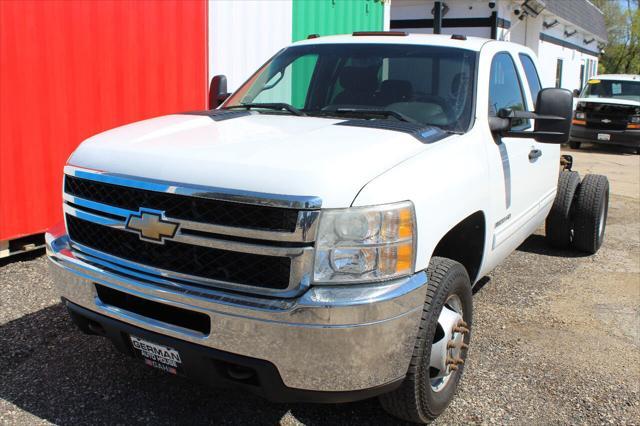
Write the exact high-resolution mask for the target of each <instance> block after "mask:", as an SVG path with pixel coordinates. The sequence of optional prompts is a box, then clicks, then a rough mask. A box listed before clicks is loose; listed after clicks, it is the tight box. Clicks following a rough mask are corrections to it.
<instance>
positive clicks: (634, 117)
mask: <svg viewBox="0 0 640 426" xmlns="http://www.w3.org/2000/svg"><path fill="white" fill-rule="evenodd" d="M629 123H633V124H639V123H640V115H632V116H631V117H629Z"/></svg>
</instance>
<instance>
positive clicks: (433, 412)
mask: <svg viewBox="0 0 640 426" xmlns="http://www.w3.org/2000/svg"><path fill="white" fill-rule="evenodd" d="M427 276H428V278H429V282H428V284H427V285H428V287H427V295H426V298H425V302H424V307H423V310H422V320H421V322H420V328H419V330H418V336H417V337H416V342H415V347H414V350H413V356H412V358H411V363H410V364H409V369H408V371H407V376H406V378H405V380H404V382H403V383H402V385H401V386H400V387H399V388H398V389H396V390H394V391H392V392H390V393H388V394H386V395H382V396H380V398H379V399H380V403H381V405H382V407H383V408H384V409H385V410H386V411H387V412H388V413H389V414H391V415H393V416H395V417H398V418H400V419H403V420H407V421H410V422H415V423H426V422H429V421H430V420H433V419H435V418H436V417H438V415H440V413H442V412H443V411H444V409H445V408H447V406H448V405H449V403H450V402H451V400H452V399H453V396H454V394H455V391H456V388H457V385H458V382H459V381H460V378H461V376H462V372H463V370H464V363H460V364H456V367H455V370H454V369H453V368H451V367H450V366H447V367H446V371H449V374H448V375H446V377H443V378H433V379H432V377H433V376H437V369H434V368H433V367H432V366H431V365H432V364H433V360H432V357H431V352H432V349H434V348H442V347H443V345H445V346H444V347H446V348H449V346H447V344H448V343H449V342H454V343H455V342H458V346H456V347H459V348H462V345H459V343H462V342H463V343H464V344H465V345H468V344H469V339H470V330H471V320H472V309H473V308H472V297H471V283H470V281H469V275H468V274H467V271H466V269H465V268H464V266H462V265H461V264H460V263H458V262H455V261H453V260H450V259H446V258H443V257H434V258H432V259H431V262H430V263H429V268H428V269H427ZM451 300H455V301H456V303H459V305H460V306H459V311H460V312H459V315H461V318H462V319H464V322H466V329H468V331H467V332H462V334H461V333H458V334H457V337H456V338H455V339H456V340H454V337H453V336H454V335H455V333H451V334H450V333H446V332H443V329H442V324H443V323H444V321H443V320H442V318H441V316H445V317H446V316H447V315H446V314H447V313H450V312H449V311H452V310H451V305H452V302H450V301H451ZM445 306H447V307H446V308H444V307H445ZM443 308H444V309H447V310H448V311H447V312H445V313H443ZM443 333H444V335H443ZM449 337H451V339H449ZM455 350H456V349H452V351H455ZM438 353H442V352H438V351H437V349H436V352H434V354H436V355H434V356H436V357H437V354H438ZM466 355H467V349H466V348H465V349H460V350H459V351H456V353H455V354H454V355H453V356H455V357H459V358H461V359H462V360H464V359H465V358H466ZM446 357H447V359H449V350H448V349H447V355H446ZM449 368H451V370H449ZM434 370H435V371H434ZM441 371H444V370H441ZM445 379H446V380H445Z"/></svg>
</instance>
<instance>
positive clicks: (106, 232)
mask: <svg viewBox="0 0 640 426" xmlns="http://www.w3.org/2000/svg"><path fill="white" fill-rule="evenodd" d="M225 80H226V79H225V78H223V77H221V76H218V77H216V78H214V80H213V82H212V85H211V86H212V93H211V97H210V98H211V99H212V102H214V103H218V102H224V103H223V104H222V106H221V107H220V108H219V109H215V110H208V111H200V112H192V113H185V114H176V115H171V116H165V117H160V118H156V119H152V120H146V121H143V122H139V123H134V124H132V125H128V126H124V127H120V128H117V129H114V130H111V131H108V132H105V133H102V134H100V135H97V136H94V137H93V138H90V139H88V140H87V141H85V142H84V143H83V144H82V145H81V146H80V147H79V148H78V150H76V151H75V152H74V154H73V155H72V156H71V158H70V159H69V165H68V166H67V167H65V170H64V173H65V184H64V194H63V197H64V205H63V207H64V211H65V224H64V225H63V226H62V225H61V226H60V227H57V228H55V229H52V230H51V231H50V232H49V233H48V234H47V246H48V253H49V257H50V259H51V261H52V271H53V273H54V275H55V277H56V282H57V284H58V286H59V288H60V291H61V293H62V297H63V300H64V301H65V304H66V306H67V308H68V309H69V311H70V313H71V316H72V317H73V319H74V320H75V322H76V323H77V324H78V325H79V327H80V328H81V329H82V330H84V331H86V332H89V333H95V334H99V335H103V336H106V337H109V338H110V339H111V340H112V341H113V342H114V343H115V344H116V346H117V347H119V348H120V349H121V350H122V351H123V352H125V353H127V354H129V355H132V356H136V357H138V358H142V359H143V360H144V362H145V363H147V364H148V365H150V366H153V367H156V368H159V369H162V370H164V371H167V372H169V373H173V374H178V375H186V376H189V377H192V378H195V379H198V380H202V381H205V382H207V383H211V382H215V383H220V382H221V383H224V384H232V385H236V386H240V387H243V388H245V389H247V390H250V391H253V392H256V393H258V394H262V395H264V396H266V397H268V398H271V399H274V400H281V401H316V402H318V401H319V402H340V401H349V400H356V399H362V398H368V397H371V396H374V395H381V402H382V405H383V406H384V407H385V409H387V410H388V411H389V412H390V413H392V414H394V415H396V416H398V417H401V418H404V419H407V420H411V421H416V422H425V421H428V420H429V419H432V418H435V417H437V416H438V414H440V413H441V412H442V411H443V410H444V409H445V408H446V406H447V405H448V403H449V402H450V400H451V399H452V397H453V395H454V393H455V389H456V386H457V383H458V381H459V380H460V377H461V375H462V371H463V368H464V361H465V359H466V356H467V350H468V348H469V344H470V342H471V341H470V333H471V330H472V324H473V321H472V298H471V290H472V286H473V285H474V284H475V283H477V282H478V281H479V279H480V278H481V277H483V276H484V275H485V274H486V273H488V272H489V271H490V270H491V269H493V268H494V267H495V266H496V265H498V264H499V263H500V262H501V261H502V260H503V259H504V258H505V257H506V256H508V255H509V254H510V253H511V252H512V251H513V250H514V249H515V248H516V247H518V246H519V245H520V244H521V243H522V242H523V241H524V240H525V239H526V238H527V237H528V236H529V235H530V234H531V233H533V232H534V231H535V230H536V229H537V228H538V227H539V226H540V224H541V223H542V222H544V221H545V219H546V220H547V236H548V238H549V241H550V242H551V243H552V244H554V245H556V246H560V247H568V246H570V245H573V246H574V247H576V248H578V249H581V250H584V251H587V252H591V253H594V252H595V251H597V250H598V248H599V247H600V245H601V244H602V240H603V237H604V230H605V225H606V214H607V209H606V206H607V202H608V182H607V180H606V178H605V177H603V176H595V175H590V176H587V177H585V179H584V181H583V182H582V183H581V182H580V179H579V177H578V176H577V173H575V172H570V171H565V172H563V173H561V174H560V178H559V181H560V186H558V170H559V161H560V155H559V153H560V150H559V144H561V143H564V142H566V140H567V138H568V134H569V129H570V125H571V123H570V118H571V104H572V97H571V93H570V92H569V91H567V90H563V89H541V85H540V82H539V79H538V74H537V66H536V59H535V57H534V55H533V54H532V53H531V51H530V50H528V49H527V48H525V47H522V46H519V45H515V44H511V43H506V42H497V41H490V40H485V39H477V38H469V39H467V38H466V37H464V36H428V35H407V34H405V33H399V32H390V33H389V32H388V33H354V34H353V35H348V36H336V37H321V38H313V39H310V40H306V41H303V42H299V43H296V44H294V45H292V46H290V47H288V48H286V49H284V50H283V51H281V52H280V53H279V54H278V55H276V56H275V57H274V58H272V59H271V60H270V61H268V62H267V63H266V64H265V65H264V66H263V67H261V68H260V69H259V70H258V71H257V72H256V73H255V74H254V75H253V76H252V77H251V78H250V79H249V80H248V81H247V82H246V83H245V84H244V85H243V86H242V87H240V88H239V89H238V91H237V92H235V93H234V94H233V95H231V96H230V97H228V94H227V93H226V87H225ZM227 97H228V99H226V98H227ZM225 99H226V100H225ZM452 165H455V167H454V166H452ZM556 193H557V194H556Z"/></svg>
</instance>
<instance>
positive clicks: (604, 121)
mask: <svg viewBox="0 0 640 426" xmlns="http://www.w3.org/2000/svg"><path fill="white" fill-rule="evenodd" d="M600 121H602V122H603V123H604V124H609V123H611V120H609V119H608V118H603V119H602V120H600Z"/></svg>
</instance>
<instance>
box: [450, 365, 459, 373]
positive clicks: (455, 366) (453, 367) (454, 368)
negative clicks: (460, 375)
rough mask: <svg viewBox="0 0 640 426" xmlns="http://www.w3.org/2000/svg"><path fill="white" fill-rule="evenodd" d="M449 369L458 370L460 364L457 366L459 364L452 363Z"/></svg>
mask: <svg viewBox="0 0 640 426" xmlns="http://www.w3.org/2000/svg"><path fill="white" fill-rule="evenodd" d="M449 369H450V370H452V371H456V370H457V369H458V366H457V365H455V364H451V365H450V366H449Z"/></svg>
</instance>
